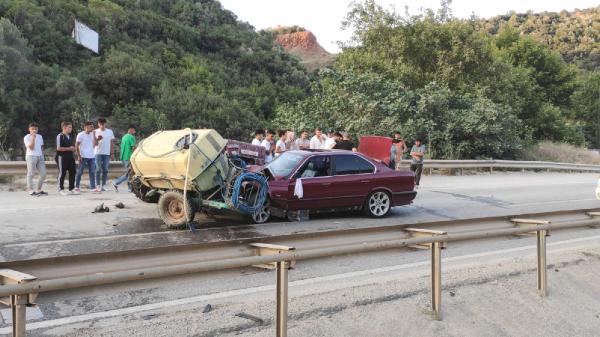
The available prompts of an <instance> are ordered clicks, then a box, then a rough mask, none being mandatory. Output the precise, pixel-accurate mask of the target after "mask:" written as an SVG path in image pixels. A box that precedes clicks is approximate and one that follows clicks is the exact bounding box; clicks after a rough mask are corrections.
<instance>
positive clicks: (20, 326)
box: [10, 295, 28, 337]
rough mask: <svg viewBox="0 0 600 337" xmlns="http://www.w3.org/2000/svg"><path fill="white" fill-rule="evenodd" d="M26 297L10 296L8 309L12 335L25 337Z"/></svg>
mask: <svg viewBox="0 0 600 337" xmlns="http://www.w3.org/2000/svg"><path fill="white" fill-rule="evenodd" d="M27 299H28V296H27V295H10V308H11V309H12V335H13V337H25V331H26V329H25V322H26V314H27Z"/></svg>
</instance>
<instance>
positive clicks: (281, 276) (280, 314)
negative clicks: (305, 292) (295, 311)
mask: <svg viewBox="0 0 600 337" xmlns="http://www.w3.org/2000/svg"><path fill="white" fill-rule="evenodd" d="M289 267H290V263H289V261H280V262H277V323H276V324H277V332H276V336H277V337H287V310H288V269H289Z"/></svg>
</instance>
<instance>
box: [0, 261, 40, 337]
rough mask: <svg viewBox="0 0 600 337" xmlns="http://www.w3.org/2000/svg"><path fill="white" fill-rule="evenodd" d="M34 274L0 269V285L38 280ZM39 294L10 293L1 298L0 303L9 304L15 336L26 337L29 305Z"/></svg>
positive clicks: (32, 304)
mask: <svg viewBox="0 0 600 337" xmlns="http://www.w3.org/2000/svg"><path fill="white" fill-rule="evenodd" d="M36 279H37V278H36V277H35V276H33V275H29V274H25V273H21V272H18V271H16V270H12V269H0V285H3V284H24V283H27V282H31V281H34V280H36ZM36 298H37V294H35V293H33V294H22V295H10V296H8V297H3V298H0V303H2V304H4V305H8V306H10V308H11V314H12V335H13V337H25V331H26V328H25V324H26V322H27V307H28V306H34V305H35V299H36Z"/></svg>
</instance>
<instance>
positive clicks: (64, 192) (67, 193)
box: [58, 190, 69, 197]
mask: <svg viewBox="0 0 600 337" xmlns="http://www.w3.org/2000/svg"><path fill="white" fill-rule="evenodd" d="M58 193H60V195H62V196H63V197H64V196H67V195H69V192H67V191H65V190H60V192H58Z"/></svg>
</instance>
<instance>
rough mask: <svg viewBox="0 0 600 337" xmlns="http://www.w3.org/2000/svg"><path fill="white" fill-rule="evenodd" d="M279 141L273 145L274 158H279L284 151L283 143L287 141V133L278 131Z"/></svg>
mask: <svg viewBox="0 0 600 337" xmlns="http://www.w3.org/2000/svg"><path fill="white" fill-rule="evenodd" d="M278 135H279V140H277V143H276V144H275V157H279V156H280V155H281V154H282V153H283V152H285V150H286V146H285V142H286V140H287V132H286V131H285V130H279V132H278Z"/></svg>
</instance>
